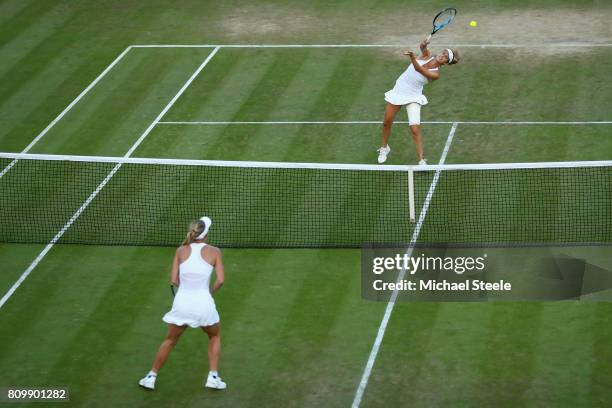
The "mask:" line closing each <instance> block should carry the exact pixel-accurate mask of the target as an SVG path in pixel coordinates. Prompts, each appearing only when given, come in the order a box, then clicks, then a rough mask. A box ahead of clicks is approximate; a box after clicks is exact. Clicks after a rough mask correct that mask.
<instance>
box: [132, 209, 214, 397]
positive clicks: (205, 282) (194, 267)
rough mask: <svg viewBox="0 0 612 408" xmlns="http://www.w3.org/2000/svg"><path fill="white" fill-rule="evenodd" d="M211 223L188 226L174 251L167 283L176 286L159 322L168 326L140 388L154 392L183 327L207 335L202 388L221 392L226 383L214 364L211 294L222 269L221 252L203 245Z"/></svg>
mask: <svg viewBox="0 0 612 408" xmlns="http://www.w3.org/2000/svg"><path fill="white" fill-rule="evenodd" d="M211 225H212V221H211V219H210V218H208V217H202V218H201V219H199V220H196V221H194V222H192V223H191V225H190V226H189V232H188V233H187V238H185V241H184V242H183V245H182V246H181V247H179V248H178V249H177V250H176V254H175V256H174V261H173V262H172V274H171V282H172V284H173V285H174V286H176V287H178V291H177V292H176V295H175V297H174V302H173V303H172V310H170V311H169V312H168V313H166V314H165V315H164V317H163V319H162V320H163V321H164V322H166V323H168V335H167V336H166V339H165V340H164V341H163V342H162V344H161V346H160V347H159V350H158V351H157V355H156V356H155V360H154V361H153V367H152V368H151V371H149V373H148V374H147V375H146V376H145V377H144V378H143V379H141V380H140V381H139V382H138V384H139V385H140V386H141V387H144V388H147V389H150V390H153V389H155V380H156V379H157V373H158V372H159V370H160V369H161V368H162V366H163V365H164V363H165V362H166V360H167V359H168V355H169V354H170V351H172V349H173V348H174V346H175V345H176V343H177V342H178V340H179V338H180V337H181V335H182V334H183V332H184V331H185V330H186V329H187V327H194V328H197V327H199V328H201V329H202V330H203V331H204V332H205V333H206V334H207V335H208V339H209V340H208V360H209V366H210V371H209V373H208V377H207V379H206V382H205V383H204V386H205V387H207V388H213V389H220V390H222V389H225V388H226V384H225V383H224V382H223V381H222V380H221V377H219V373H218V371H217V364H218V362H219V355H220V353H221V328H220V326H219V313H217V308H216V306H215V301H214V299H213V297H212V294H213V293H215V292H216V291H217V290H219V288H221V286H222V285H223V280H224V269H223V261H222V260H221V251H220V250H219V249H218V248H215V247H213V246H211V245H208V244H206V241H207V239H208V236H207V235H208V230H209V229H210V226H211ZM213 269H214V271H215V273H216V279H215V282H214V284H213V286H212V289H211V287H210V278H211V275H212V273H213Z"/></svg>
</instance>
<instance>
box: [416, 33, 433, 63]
mask: <svg viewBox="0 0 612 408" xmlns="http://www.w3.org/2000/svg"><path fill="white" fill-rule="evenodd" d="M428 45H429V41H428V40H427V37H426V38H424V39H423V41H421V43H420V44H419V48H420V49H421V59H427V58H429V57H431V53H430V52H429V48H427V46H428Z"/></svg>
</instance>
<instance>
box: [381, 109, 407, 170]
mask: <svg viewBox="0 0 612 408" xmlns="http://www.w3.org/2000/svg"><path fill="white" fill-rule="evenodd" d="M400 109H402V107H401V106H399V105H393V104H391V103H387V106H386V107H385V117H384V120H383V129H382V141H381V144H380V148H379V149H378V162H379V163H384V162H385V161H386V160H387V155H388V154H389V153H390V152H391V148H390V147H389V137H390V136H391V127H392V126H393V120H394V119H395V115H397V112H399V111H400Z"/></svg>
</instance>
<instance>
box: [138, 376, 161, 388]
mask: <svg viewBox="0 0 612 408" xmlns="http://www.w3.org/2000/svg"><path fill="white" fill-rule="evenodd" d="M156 379H157V376H155V375H147V376H146V377H145V378H143V379H141V380H140V381H138V385H140V386H141V387H142V388H146V389H147V390H154V389H155V380H156Z"/></svg>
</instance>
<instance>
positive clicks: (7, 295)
mask: <svg viewBox="0 0 612 408" xmlns="http://www.w3.org/2000/svg"><path fill="white" fill-rule="evenodd" d="M217 51H219V47H217V48H215V49H214V50H213V51H212V52H211V53H210V54H209V55H208V57H207V58H206V59H205V60H204V62H203V63H202V64H201V65H200V66H199V67H198V69H197V70H196V71H195V72H194V73H193V75H191V77H190V78H189V79H188V80H187V82H185V85H183V87H182V88H181V89H180V90H179V91H178V92H177V94H176V95H174V98H172V100H171V101H170V102H168V104H167V105H166V107H165V108H164V110H162V111H161V113H160V114H159V115H157V117H156V118H155V120H154V121H153V123H151V125H149V127H148V128H147V129H146V130H145V131H144V132H143V133H142V135H141V136H140V137H139V138H138V140H136V142H135V143H134V145H133V146H132V147H131V148H130V150H128V152H127V153H126V154H125V156H123V157H124V158H128V157H130V155H131V154H132V153H133V152H134V150H136V148H137V147H138V146H139V145H140V143H142V141H143V140H144V139H145V137H147V135H148V134H149V133H150V132H151V130H152V129H153V128H154V127H155V125H156V124H157V123H158V122H159V121H160V119H161V118H162V117H163V116H164V115H165V114H166V112H168V110H170V108H171V107H172V105H174V103H175V102H176V101H177V100H178V98H179V97H180V96H181V95H182V94H183V92H185V90H186V89H187V87H188V86H189V85H190V84H191V83H192V82H193V80H194V79H195V78H196V77H197V76H198V74H199V73H200V72H201V71H202V69H204V67H205V66H206V65H207V64H208V62H209V61H210V60H211V59H212V57H214V55H215V54H216V53H217ZM121 166H123V163H118V164H117V165H115V167H114V168H113V169H112V170H111V171H110V173H108V175H107V176H106V177H105V178H104V180H102V182H101V183H100V185H98V187H97V188H96V189H95V190H94V191H93V192H92V193H91V194H90V195H89V197H88V198H87V200H85V202H84V203H83V204H82V205H81V207H80V208H79V209H78V210H77V211H76V212H75V213H74V214H73V215H72V217H70V219H69V220H68V222H67V223H66V224H65V225H64V226H63V227H62V229H61V230H59V232H58V233H57V234H55V236H54V237H53V239H52V240H51V241H50V242H49V243H48V244H47V246H46V247H45V248H44V249H43V250H42V252H41V253H40V254H39V255H38V256H37V257H36V259H35V260H34V261H33V262H32V263H31V264H30V266H29V267H28V269H26V270H25V272H23V273H22V274H21V276H20V277H19V279H17V281H16V282H15V283H14V284H13V286H11V288H10V289H9V290H8V291H7V292H6V293H5V294H4V296H3V297H2V299H0V308H2V306H4V304H5V303H6V302H7V301H8V300H9V299H10V297H11V296H12V295H13V293H15V291H16V290H17V288H19V286H20V285H21V284H22V283H23V281H25V279H26V278H27V277H28V275H29V274H30V272H32V271H33V270H34V268H36V266H37V265H38V264H39V263H40V261H41V260H42V259H43V258H44V257H45V255H47V253H48V252H49V251H50V250H51V248H53V246H54V245H55V244H56V243H57V241H58V240H59V239H60V238H61V237H62V236H63V235H64V233H65V232H66V231H67V230H68V229H69V228H70V226H72V224H73V223H74V222H75V221H76V220H77V218H79V216H80V215H81V214H82V213H83V211H85V209H86V208H87V207H88V206H89V204H90V203H91V202H92V201H93V199H94V198H96V196H97V195H98V193H99V192H100V191H101V190H102V189H103V188H104V186H106V184H107V183H108V182H109V181H110V179H111V178H113V176H114V175H115V173H117V171H118V170H119V169H120V168H121Z"/></svg>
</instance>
